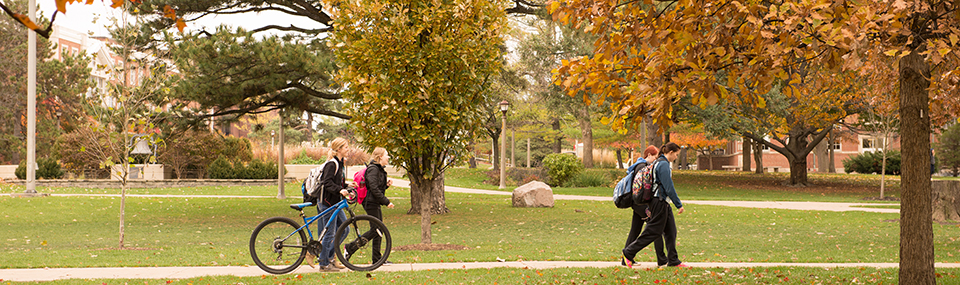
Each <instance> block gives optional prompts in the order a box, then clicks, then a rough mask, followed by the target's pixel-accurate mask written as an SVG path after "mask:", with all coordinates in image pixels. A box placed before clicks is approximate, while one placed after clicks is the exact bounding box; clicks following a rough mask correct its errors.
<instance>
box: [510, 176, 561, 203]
mask: <svg viewBox="0 0 960 285" xmlns="http://www.w3.org/2000/svg"><path fill="white" fill-rule="evenodd" d="M513 206H514V207H522V208H532V207H550V208H552V207H553V189H550V185H547V184H546V183H543V182H540V181H531V182H530V183H527V184H523V186H520V187H517V189H514V190H513Z"/></svg>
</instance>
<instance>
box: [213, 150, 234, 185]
mask: <svg viewBox="0 0 960 285" xmlns="http://www.w3.org/2000/svg"><path fill="white" fill-rule="evenodd" d="M207 173H208V174H209V175H210V179H233V178H234V174H233V165H230V161H228V160H227V159H226V158H225V157H223V156H222V155H221V156H220V157H217V159H216V160H214V161H213V162H212V163H210V167H208V168H207Z"/></svg>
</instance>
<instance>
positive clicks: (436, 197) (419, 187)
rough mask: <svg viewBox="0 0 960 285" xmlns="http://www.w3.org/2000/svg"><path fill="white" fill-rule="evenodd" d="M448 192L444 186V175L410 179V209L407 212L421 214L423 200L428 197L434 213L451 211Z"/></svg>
mask: <svg viewBox="0 0 960 285" xmlns="http://www.w3.org/2000/svg"><path fill="white" fill-rule="evenodd" d="M445 193H446V192H445V191H444V188H443V175H440V177H439V178H437V179H434V180H422V181H421V180H418V179H414V178H412V177H411V179H410V210H409V211H407V214H420V208H421V207H422V205H421V201H423V200H425V199H424V196H426V197H428V199H426V200H428V206H429V208H430V210H431V211H430V213H432V214H436V215H439V214H446V213H449V212H450V209H448V208H447V199H446V194H445Z"/></svg>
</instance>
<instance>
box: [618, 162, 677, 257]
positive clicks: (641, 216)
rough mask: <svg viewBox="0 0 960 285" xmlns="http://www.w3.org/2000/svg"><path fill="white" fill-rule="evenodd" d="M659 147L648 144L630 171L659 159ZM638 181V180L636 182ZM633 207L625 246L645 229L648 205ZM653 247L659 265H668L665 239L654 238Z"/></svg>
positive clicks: (637, 169) (636, 170) (635, 170)
mask: <svg viewBox="0 0 960 285" xmlns="http://www.w3.org/2000/svg"><path fill="white" fill-rule="evenodd" d="M657 152H659V150H657V147H655V146H652V145H651V146H648V147H647V149H645V150H644V151H643V157H641V158H638V159H637V162H636V163H635V164H634V165H632V166H630V167H631V169H630V170H629V171H628V172H634V173H636V172H640V169H642V168H644V167H647V165H649V164H650V163H653V162H654V161H656V160H657ZM634 183H636V182H634ZM631 208H633V211H632V212H633V213H632V214H631V217H632V219H631V221H630V232H628V233H627V242H626V243H625V244H624V245H623V246H624V247H627V246H630V244H631V243H633V241H635V240H637V237H639V236H640V232H641V230H642V229H643V224H644V223H645V222H646V221H647V218H648V217H647V205H645V204H634V205H633V206H631ZM653 248H654V249H656V252H657V265H658V266H664V265H667V254H666V253H664V252H663V239H662V238H658V239H654V240H653ZM620 265H627V262H626V260H624V259H621V260H620Z"/></svg>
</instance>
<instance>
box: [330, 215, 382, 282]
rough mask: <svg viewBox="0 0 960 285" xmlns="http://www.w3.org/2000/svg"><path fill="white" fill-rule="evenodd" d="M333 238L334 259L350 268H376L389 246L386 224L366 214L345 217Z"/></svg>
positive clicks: (358, 269)
mask: <svg viewBox="0 0 960 285" xmlns="http://www.w3.org/2000/svg"><path fill="white" fill-rule="evenodd" d="M335 237H336V238H335V241H334V243H333V244H334V245H336V246H335V248H336V253H337V259H339V260H340V263H343V266H346V267H347V268H350V269H351V270H354V271H371V270H376V269H377V268H379V267H380V266H381V265H383V263H384V262H386V261H387V257H389V256H390V249H391V247H392V245H393V239H391V238H390V231H388V230H387V226H386V225H384V224H383V222H381V221H380V219H377V218H376V217H374V216H369V215H360V216H356V217H353V218H350V219H347V222H345V223H343V224H342V225H340V227H339V228H337V234H336V235H335ZM368 262H369V263H368Z"/></svg>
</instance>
